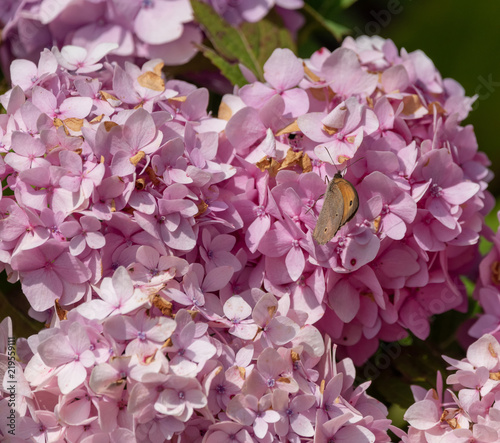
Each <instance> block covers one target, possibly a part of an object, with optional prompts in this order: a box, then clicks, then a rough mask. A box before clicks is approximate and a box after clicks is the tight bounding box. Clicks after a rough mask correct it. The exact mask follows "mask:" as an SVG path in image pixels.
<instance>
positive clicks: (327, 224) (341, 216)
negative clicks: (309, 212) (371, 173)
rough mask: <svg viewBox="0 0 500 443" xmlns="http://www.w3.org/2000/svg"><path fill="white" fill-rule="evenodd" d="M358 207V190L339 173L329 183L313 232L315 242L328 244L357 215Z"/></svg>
mask: <svg viewBox="0 0 500 443" xmlns="http://www.w3.org/2000/svg"><path fill="white" fill-rule="evenodd" d="M358 207H359V199H358V193H357V192H356V189H355V188H354V186H353V185H352V183H350V182H349V181H348V180H346V179H345V178H343V177H342V175H341V173H340V172H337V173H336V174H335V176H334V177H333V179H332V180H331V181H330V182H329V183H328V188H327V190H326V193H325V199H324V201H323V207H322V208H321V212H320V213H319V216H318V221H317V222H316V227H315V228H314V231H313V238H314V240H316V242H317V243H318V244H320V245H324V244H326V243H328V242H329V241H330V240H331V239H332V238H333V237H334V236H335V234H336V233H337V231H338V230H339V229H340V228H341V227H342V226H344V225H345V224H346V223H347V222H348V221H349V220H351V219H352V218H353V217H354V216H355V215H356V212H357V210H358Z"/></svg>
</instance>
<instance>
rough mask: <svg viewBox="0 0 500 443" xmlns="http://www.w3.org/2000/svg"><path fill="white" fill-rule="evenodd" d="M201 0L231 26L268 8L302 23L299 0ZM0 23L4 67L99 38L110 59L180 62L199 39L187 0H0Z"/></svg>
mask: <svg viewBox="0 0 500 443" xmlns="http://www.w3.org/2000/svg"><path fill="white" fill-rule="evenodd" d="M203 1H205V2H206V3H209V4H210V5H211V6H212V7H213V8H214V10H215V12H217V13H218V14H220V15H221V17H223V18H224V19H225V20H226V21H228V22H229V23H231V24H232V25H238V24H240V23H241V22H243V21H246V22H257V21H259V20H261V19H262V18H264V17H265V16H266V15H267V13H268V12H269V11H270V10H271V9H272V8H273V7H276V11H277V12H278V13H279V14H280V15H282V16H283V19H284V22H285V23H286V24H287V26H288V27H289V28H290V29H291V30H292V31H296V30H297V29H298V28H299V27H300V26H301V25H302V22H303V19H302V17H301V15H300V14H299V13H298V12H297V11H295V10H296V9H300V8H301V7H302V6H303V0H292V1H290V0H277V1H275V0H269V1H265V2H247V1H240V0H238V1H234V0H231V1H228V0H223V1H220V0H218V1H212V0H203ZM2 22H3V23H2ZM0 24H1V25H3V26H2V27H3V29H2V45H1V46H0V58H1V63H2V66H3V67H4V72H9V71H8V67H9V65H10V63H11V62H12V61H13V60H14V59H19V58H21V59H29V60H31V61H34V62H36V61H37V60H38V55H39V54H40V52H41V51H42V50H43V49H44V48H46V47H49V48H50V47H52V46H53V45H56V46H58V47H59V48H61V47H62V46H64V45H76V46H81V47H83V48H84V49H85V50H86V51H88V52H91V51H92V50H93V49H94V47H95V46H97V45H99V44H101V43H114V44H116V45H117V46H116V48H115V49H114V50H113V56H114V58H115V59H121V60H125V59H126V60H129V61H135V60H137V59H142V60H144V59H154V58H161V59H163V61H164V63H166V64H168V65H181V64H184V63H186V62H188V61H189V60H190V59H191V58H192V57H193V56H194V55H195V54H196V53H197V51H198V49H197V48H196V46H195V45H196V44H200V43H201V42H202V38H203V35H202V31H201V29H200V27H199V26H198V25H197V24H196V23H195V22H194V21H193V11H192V8H191V4H190V2H189V0H155V1H132V2H129V3H128V4H127V5H126V7H125V5H124V3H123V2H122V1H118V0H97V1H96V0H64V1H63V0H61V1H53V0H34V1H29V2H26V1H22V0H3V1H2V5H0Z"/></svg>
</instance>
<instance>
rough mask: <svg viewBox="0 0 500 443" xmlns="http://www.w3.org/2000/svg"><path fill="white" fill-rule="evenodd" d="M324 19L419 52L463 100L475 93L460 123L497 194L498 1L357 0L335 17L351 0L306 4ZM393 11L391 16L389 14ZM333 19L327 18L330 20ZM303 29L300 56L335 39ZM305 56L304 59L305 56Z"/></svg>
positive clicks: (312, 0) (499, 153)
mask: <svg viewBox="0 0 500 443" xmlns="http://www.w3.org/2000/svg"><path fill="white" fill-rule="evenodd" d="M306 2H307V3H308V4H309V5H310V6H312V7H313V8H314V9H315V10H317V11H318V12H320V13H323V15H324V16H326V17H327V18H329V19H331V20H334V21H335V22H337V23H341V24H342V25H344V26H347V27H349V28H351V29H353V30H354V33H353V34H352V35H353V36H357V35H359V34H360V33H364V34H368V35H374V34H376V35H380V36H381V37H384V38H390V39H392V40H393V41H394V42H395V43H396V46H398V47H399V48H402V47H404V48H406V50H408V51H414V50H416V49H421V50H422V51H424V52H425V53H426V54H427V55H428V56H429V57H430V58H431V60H432V61H433V62H434V64H435V66H436V67H437V69H438V70H439V71H440V72H441V75H442V76H443V78H446V77H451V78H454V79H455V80H457V81H458V82H459V83H460V84H461V85H462V86H463V87H464V88H465V91H466V94H467V95H468V96H473V95H475V94H478V96H479V98H478V99H477V100H476V103H475V104H474V111H473V112H472V113H471V114H470V116H469V117H468V118H467V120H465V121H464V122H463V123H464V124H472V125H474V128H475V133H476V137H477V140H478V143H479V149H480V150H481V151H484V152H486V153H487V154H488V157H489V158H490V160H491V161H492V167H491V169H492V170H493V172H495V176H496V177H495V179H494V180H493V182H492V183H491V184H490V190H491V192H492V193H493V194H494V195H495V196H496V197H498V196H499V195H500V177H499V176H500V149H499V145H500V142H499V141H498V135H497V131H498V129H499V128H500V113H499V112H498V110H499V108H500V57H499V54H500V26H499V24H498V19H499V18H500V2H497V1H476V2H471V1H466V0H454V1H452V0H440V1H435V0H419V1H417V0H377V1H368V0H358V1H357V2H355V3H354V4H353V5H352V6H350V7H349V8H348V9H346V10H344V11H343V12H342V13H341V14H340V15H339V14H338V12H337V11H338V10H336V9H335V8H334V7H333V4H335V3H337V4H338V3H340V4H344V5H346V3H352V0H351V1H349V0H347V1H346V0H344V1H342V0H340V1H332V0H317V1H316V0H306ZM391 11H392V12H391ZM329 14H332V15H329ZM309 31H311V30H307V29H306V30H305V32H303V33H302V34H301V42H300V48H301V50H300V52H301V54H300V55H301V56H308V55H309V54H310V53H311V51H312V50H315V49H317V48H318V47H321V46H327V47H329V48H330V49H331V48H332V47H334V46H335V45H336V43H335V40H334V39H333V38H332V37H330V36H328V35H327V33H326V32H321V31H319V32H316V31H311V32H309ZM308 53H309V54H308Z"/></svg>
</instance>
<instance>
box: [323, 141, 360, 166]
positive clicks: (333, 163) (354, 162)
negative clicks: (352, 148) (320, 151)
mask: <svg viewBox="0 0 500 443" xmlns="http://www.w3.org/2000/svg"><path fill="white" fill-rule="evenodd" d="M325 150H326V152H327V153H328V157H330V160H331V161H332V165H333V166H335V169H336V170H337V172H340V171H339V168H337V165H336V164H335V162H334V160H333V158H332V156H331V154H330V151H329V150H328V148H327V147H326V146H325ZM363 159H364V157H360V158H358V159H356V160H355V161H353V162H352V163H350V164H349V165H348V166H349V168H350V167H351V166H352V165H354V164H356V163H357V162H359V161H360V160H363Z"/></svg>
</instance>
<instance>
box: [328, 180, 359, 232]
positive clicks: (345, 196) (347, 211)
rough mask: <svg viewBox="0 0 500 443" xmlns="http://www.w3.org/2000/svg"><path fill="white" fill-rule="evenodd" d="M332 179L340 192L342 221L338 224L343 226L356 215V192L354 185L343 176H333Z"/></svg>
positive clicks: (357, 203)
mask: <svg viewBox="0 0 500 443" xmlns="http://www.w3.org/2000/svg"><path fill="white" fill-rule="evenodd" d="M333 181H334V183H335V185H336V186H337V188H338V189H339V191H340V193H341V194H342V201H343V203H344V208H343V209H344V212H343V214H342V221H341V222H340V226H343V225H345V224H346V223H347V222H348V221H349V220H350V219H351V218H353V217H354V216H355V215H356V212H357V210H358V207H359V199H358V193H357V192H356V189H355V188H354V186H353V185H352V184H351V183H350V182H348V181H347V180H346V179H345V178H335V179H334V180H333ZM340 226H339V228H340Z"/></svg>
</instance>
